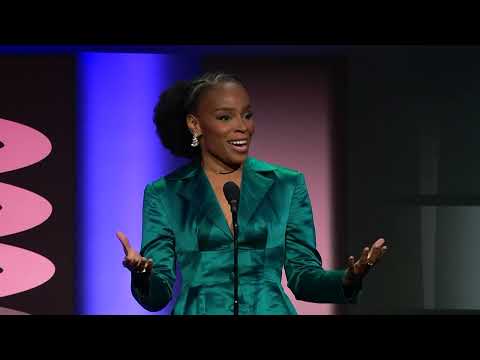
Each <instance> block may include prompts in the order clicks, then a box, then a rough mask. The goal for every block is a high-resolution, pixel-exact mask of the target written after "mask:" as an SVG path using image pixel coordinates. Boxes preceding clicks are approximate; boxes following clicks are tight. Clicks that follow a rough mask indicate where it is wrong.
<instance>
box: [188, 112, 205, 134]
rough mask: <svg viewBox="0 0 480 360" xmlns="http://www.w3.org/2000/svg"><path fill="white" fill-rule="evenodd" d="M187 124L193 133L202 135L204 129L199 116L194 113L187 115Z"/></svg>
mask: <svg viewBox="0 0 480 360" xmlns="http://www.w3.org/2000/svg"><path fill="white" fill-rule="evenodd" d="M186 121H187V126H188V128H189V129H190V132H191V133H192V135H195V136H197V137H198V136H200V135H202V129H201V127H200V122H199V121H198V119H197V117H196V116H195V115H192V114H188V115H187V120H186Z"/></svg>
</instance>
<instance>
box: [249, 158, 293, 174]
mask: <svg viewBox="0 0 480 360" xmlns="http://www.w3.org/2000/svg"><path fill="white" fill-rule="evenodd" d="M248 162H249V166H250V167H251V168H252V169H254V170H256V171H259V172H262V171H274V172H275V173H276V174H277V175H283V176H287V177H297V176H299V175H302V173H301V171H299V170H297V169H293V168H290V167H286V166H284V165H280V164H276V163H270V162H266V161H264V160H259V159H257V158H254V157H249V158H248Z"/></svg>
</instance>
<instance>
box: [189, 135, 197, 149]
mask: <svg viewBox="0 0 480 360" xmlns="http://www.w3.org/2000/svg"><path fill="white" fill-rule="evenodd" d="M198 144H199V142H198V139H197V136H196V135H193V139H192V143H191V144H190V146H191V147H197V146H198Z"/></svg>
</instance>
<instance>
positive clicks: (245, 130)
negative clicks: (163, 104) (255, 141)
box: [187, 82, 255, 167]
mask: <svg viewBox="0 0 480 360" xmlns="http://www.w3.org/2000/svg"><path fill="white" fill-rule="evenodd" d="M187 123H188V125H189V127H190V129H191V130H194V132H195V133H196V134H201V136H200V137H199V142H200V146H201V150H202V158H203V160H204V161H205V160H206V158H210V159H212V158H213V159H212V160H214V161H216V162H218V161H220V162H222V163H223V164H226V165H228V166H233V167H236V166H239V165H241V164H242V163H243V161H245V159H246V158H247V154H248V149H249V147H250V142H251V140H252V136H253V134H254V132H255V125H254V122H253V113H252V110H251V106H250V98H249V96H248V93H247V91H246V90H245V88H244V87H243V86H242V85H240V84H237V83H235V82H223V83H219V84H218V85H215V86H214V87H212V88H210V89H208V90H206V91H205V92H204V93H203V94H202V95H201V96H200V98H199V102H198V105H197V111H196V113H195V114H194V117H190V119H189V120H187Z"/></svg>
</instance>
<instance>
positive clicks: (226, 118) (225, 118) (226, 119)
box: [217, 115, 230, 121]
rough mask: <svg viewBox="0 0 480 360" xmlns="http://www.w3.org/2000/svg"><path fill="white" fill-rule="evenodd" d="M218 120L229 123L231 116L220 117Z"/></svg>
mask: <svg viewBox="0 0 480 360" xmlns="http://www.w3.org/2000/svg"><path fill="white" fill-rule="evenodd" d="M217 119H218V120H222V121H228V120H230V115H220V116H219V117H217Z"/></svg>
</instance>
